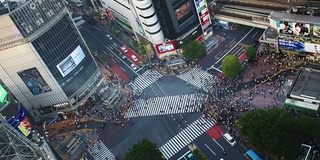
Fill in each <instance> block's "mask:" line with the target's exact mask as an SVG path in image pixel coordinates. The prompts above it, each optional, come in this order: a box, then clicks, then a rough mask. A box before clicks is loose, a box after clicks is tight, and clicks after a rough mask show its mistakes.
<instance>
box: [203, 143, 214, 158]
mask: <svg viewBox="0 0 320 160" xmlns="http://www.w3.org/2000/svg"><path fill="white" fill-rule="evenodd" d="M204 145H205V146H206V147H207V148H208V149H209V151H210V152H211V153H212V154H214V155H215V156H216V155H217V154H216V153H214V152H213V151H212V149H211V148H210V147H209V146H208V145H207V144H204Z"/></svg>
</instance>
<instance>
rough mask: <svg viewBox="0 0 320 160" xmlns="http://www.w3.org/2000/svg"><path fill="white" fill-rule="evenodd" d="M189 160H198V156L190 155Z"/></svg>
mask: <svg viewBox="0 0 320 160" xmlns="http://www.w3.org/2000/svg"><path fill="white" fill-rule="evenodd" d="M188 159H190V160H197V158H196V156H195V155H194V154H193V153H189V154H188Z"/></svg>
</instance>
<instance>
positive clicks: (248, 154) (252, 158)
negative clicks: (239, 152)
mask: <svg viewBox="0 0 320 160" xmlns="http://www.w3.org/2000/svg"><path fill="white" fill-rule="evenodd" d="M245 156H246V157H247V158H248V159H250V160H262V159H261V158H260V157H259V156H258V155H257V154H256V153H255V152H254V151H253V150H252V149H249V150H248V151H247V152H246V154H245Z"/></svg>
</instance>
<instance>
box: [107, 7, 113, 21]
mask: <svg viewBox="0 0 320 160" xmlns="http://www.w3.org/2000/svg"><path fill="white" fill-rule="evenodd" d="M106 12H107V14H108V16H109V18H110V20H111V21H112V20H113V16H112V13H111V12H110V10H109V9H106Z"/></svg>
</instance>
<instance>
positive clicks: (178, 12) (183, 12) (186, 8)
mask: <svg viewBox="0 0 320 160" xmlns="http://www.w3.org/2000/svg"><path fill="white" fill-rule="evenodd" d="M190 11H191V5H190V1H188V2H186V3H185V4H184V5H182V6H181V7H179V8H178V9H176V10H175V14H176V17H177V20H178V21H179V20H180V19H181V18H182V17H183V16H185V15H186V14H187V13H189V12H190Z"/></svg>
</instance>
